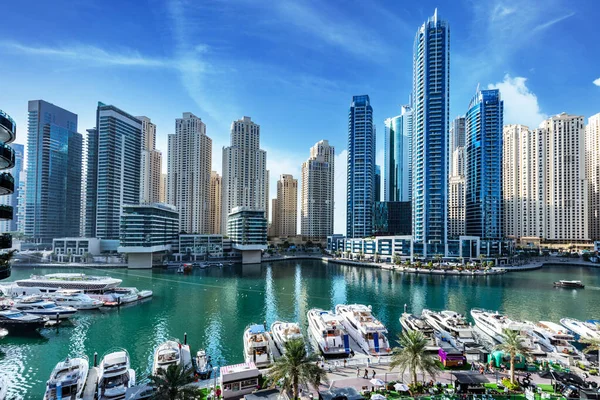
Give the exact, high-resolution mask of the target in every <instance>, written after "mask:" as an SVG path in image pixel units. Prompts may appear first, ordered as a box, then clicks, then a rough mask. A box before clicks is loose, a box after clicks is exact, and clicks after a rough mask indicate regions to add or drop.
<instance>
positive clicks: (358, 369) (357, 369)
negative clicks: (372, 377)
mask: <svg viewBox="0 0 600 400" xmlns="http://www.w3.org/2000/svg"><path fill="white" fill-rule="evenodd" d="M356 377H357V378H360V367H356Z"/></svg>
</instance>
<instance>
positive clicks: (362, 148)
mask: <svg viewBox="0 0 600 400" xmlns="http://www.w3.org/2000/svg"><path fill="white" fill-rule="evenodd" d="M375 143H376V142H375V126H374V125H373V108H372V107H371V102H370V100H369V96H367V95H363V96H354V97H353V98H352V103H351V104H350V111H349V113H348V191H347V198H348V203H347V212H346V236H347V237H348V238H363V237H367V236H370V235H371V234H372V233H373V218H372V214H373V207H374V205H375Z"/></svg>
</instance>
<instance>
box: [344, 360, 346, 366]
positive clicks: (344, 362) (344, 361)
mask: <svg viewBox="0 0 600 400" xmlns="http://www.w3.org/2000/svg"><path fill="white" fill-rule="evenodd" d="M344 368H346V359H345V358H344Z"/></svg>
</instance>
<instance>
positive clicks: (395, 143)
mask: <svg viewBox="0 0 600 400" xmlns="http://www.w3.org/2000/svg"><path fill="white" fill-rule="evenodd" d="M412 128H413V117H412V110H411V108H410V106H409V105H405V106H402V113H401V114H400V115H397V116H395V117H393V118H388V119H386V120H385V140H384V159H385V161H384V168H383V171H384V176H383V199H384V200H385V201H410V199H411V192H412V187H411V182H412V176H411V160H412V153H411V147H412V146H411V140H412Z"/></svg>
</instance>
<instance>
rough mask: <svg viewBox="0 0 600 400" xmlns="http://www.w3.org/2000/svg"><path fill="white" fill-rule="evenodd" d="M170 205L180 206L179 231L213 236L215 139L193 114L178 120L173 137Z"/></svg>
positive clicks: (170, 151) (170, 161)
mask: <svg viewBox="0 0 600 400" xmlns="http://www.w3.org/2000/svg"><path fill="white" fill-rule="evenodd" d="M167 164H168V167H167V169H168V178H167V180H168V189H167V202H168V203H169V204H172V205H174V206H176V207H177V212H179V230H180V231H181V232H186V233H209V232H211V230H212V229H211V226H210V176H211V165H212V139H211V138H209V137H208V136H206V125H205V124H204V122H202V120H201V119H200V118H199V117H197V116H195V115H194V114H192V113H189V112H185V113H183V116H182V118H177V119H176V120H175V133H174V134H171V135H169V157H168V161H167Z"/></svg>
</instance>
